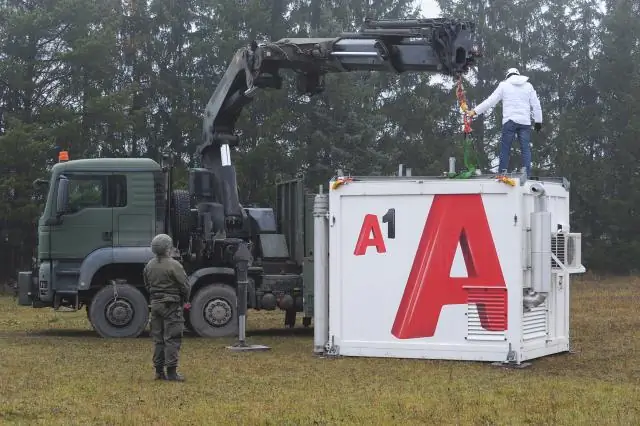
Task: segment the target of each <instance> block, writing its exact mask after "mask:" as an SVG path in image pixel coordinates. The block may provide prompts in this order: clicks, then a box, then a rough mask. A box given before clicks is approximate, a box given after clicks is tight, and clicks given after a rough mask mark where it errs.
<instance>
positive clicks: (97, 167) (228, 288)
mask: <svg viewBox="0 0 640 426" xmlns="http://www.w3.org/2000/svg"><path fill="white" fill-rule="evenodd" d="M170 175H171V168H170V166H165V167H162V166H161V164H159V163H158V162H156V161H154V160H152V159H147V158H119V159H116V158H97V159H81V160H72V161H62V162H59V163H57V164H55V165H54V167H53V169H52V171H51V179H50V181H49V182H48V193H47V198H46V204H45V208H44V211H43V213H42V216H41V217H40V220H39V223H38V244H37V259H38V260H39V262H38V265H37V266H36V269H35V270H34V271H33V273H32V272H21V273H20V279H19V286H20V289H19V290H20V291H19V295H20V297H19V303H20V304H21V305H30V306H33V307H53V308H54V309H59V308H65V310H69V309H71V310H78V309H81V308H82V307H86V310H87V316H88V319H89V321H90V323H91V324H92V326H93V327H94V329H95V330H96V331H97V332H98V333H99V334H100V335H101V336H103V337H135V336H138V335H139V334H140V333H141V332H142V331H143V330H144V328H145V326H146V325H147V322H148V301H147V300H148V294H147V293H146V291H145V289H144V286H143V280H142V270H143V268H144V265H145V264H146V262H148V261H149V260H150V259H151V257H152V256H153V254H152V253H151V251H150V248H149V243H150V241H151V239H152V238H153V236H154V235H156V234H158V233H162V232H166V233H169V234H171V235H172V236H173V237H174V241H175V243H176V244H175V245H176V248H177V253H176V255H177V256H178V257H179V258H180V259H181V261H182V262H183V264H184V265H185V270H186V271H187V274H188V275H189V283H190V285H191V288H192V291H191V293H192V296H191V300H190V303H191V305H192V309H190V310H189V311H188V312H186V313H185V318H186V320H187V325H188V327H189V328H190V329H191V330H193V331H194V332H195V333H197V334H198V335H200V336H206V337H219V336H229V335H235V333H237V331H238V330H237V327H238V318H237V309H236V304H237V300H236V292H235V285H234V279H235V276H234V275H235V271H234V269H233V267H232V266H230V265H229V264H225V262H224V261H220V262H216V261H213V262H208V263H207V265H206V266H204V265H203V260H202V259H200V258H198V256H199V255H198V253H199V252H198V251H197V250H194V249H193V247H190V244H192V242H193V240H192V239H191V234H193V233H202V232H203V229H201V224H199V223H198V221H197V210H196V209H195V208H194V207H193V206H194V204H193V202H194V200H197V199H202V198H204V197H206V196H207V187H206V184H207V182H205V181H204V180H203V179H202V177H203V176H207V174H206V173H202V171H201V170H199V169H192V170H190V171H189V189H188V190H185V189H175V190H171V186H170V185H168V184H169V183H170ZM44 183H46V182H43V181H40V184H44ZM302 188H303V185H302V179H295V180H292V181H289V182H282V183H279V184H278V185H277V189H276V191H277V199H278V203H277V204H278V208H277V213H276V212H274V210H273V209H270V208H254V207H250V208H245V209H244V212H245V214H246V217H247V218H248V221H247V222H246V223H247V225H248V227H249V233H248V234H249V236H250V238H249V240H250V243H251V244H250V247H251V254H252V257H253V262H252V265H251V267H250V268H249V288H248V307H249V308H254V309H266V310H274V309H277V308H280V309H282V310H283V311H285V325H286V326H293V325H294V323H295V319H296V313H297V312H302V311H303V310H304V309H303V308H304V306H303V299H304V297H305V296H306V295H305V293H304V288H303V281H302V271H303V268H304V258H305V256H307V255H308V254H309V249H308V247H312V245H311V246H310V245H309V244H312V242H305V241H304V240H303V239H302V236H303V231H302V229H301V228H302V227H305V226H307V227H308V226H312V223H311V220H312V219H311V217H310V213H309V212H308V211H307V210H308V207H309V206H311V204H310V203H309V202H307V201H306V200H305V199H304V193H303V189H302ZM305 209H307V210H305ZM194 218H195V220H194ZM306 235H308V236H312V233H311V232H307V233H306ZM289 242H290V243H289ZM290 251H291V253H292V255H290ZM217 259H222V256H218V257H217ZM306 299H307V301H310V300H311V299H310V298H309V297H307V298H306ZM307 304H308V303H307ZM306 311H307V312H308V313H310V308H309V307H307V310H306ZM303 323H304V325H305V326H309V324H310V323H311V318H310V315H309V316H306V317H304V318H303Z"/></svg>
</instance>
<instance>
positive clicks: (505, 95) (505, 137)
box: [467, 68, 542, 176]
mask: <svg viewBox="0 0 640 426" xmlns="http://www.w3.org/2000/svg"><path fill="white" fill-rule="evenodd" d="M528 80H529V77H525V76H523V75H520V72H519V71H518V70H517V69H516V68H509V70H508V71H507V78H506V79H505V80H504V81H502V82H500V84H499V85H498V87H497V88H496V90H494V91H493V93H492V94H491V96H489V97H488V98H487V99H486V100H484V101H483V102H482V103H481V104H480V105H478V106H477V107H475V108H474V109H472V110H470V111H468V112H467V114H468V115H469V116H471V117H473V116H474V115H476V114H483V113H484V112H486V111H487V110H488V109H490V108H493V107H494V106H495V105H496V104H497V103H498V102H499V101H502V142H501V145H500V166H499V167H498V173H503V172H504V171H506V170H507V167H508V165H509V155H510V151H511V143H512V142H513V139H514V138H515V136H516V135H517V136H518V139H519V140H520V147H521V149H522V162H523V163H524V166H525V168H526V171H527V176H530V175H531V146H530V143H531V111H532V110H533V119H534V122H535V129H536V132H539V131H540V129H541V128H542V108H541V107H540V100H539V99H538V94H537V93H536V91H535V89H534V88H533V86H532V85H531V83H529V81H528Z"/></svg>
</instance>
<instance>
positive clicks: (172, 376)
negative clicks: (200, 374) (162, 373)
mask: <svg viewBox="0 0 640 426" xmlns="http://www.w3.org/2000/svg"><path fill="white" fill-rule="evenodd" d="M176 370H177V367H167V380H169V381H173V382H184V377H183V376H182V375H181V374H179V373H178V372H177V371H176Z"/></svg>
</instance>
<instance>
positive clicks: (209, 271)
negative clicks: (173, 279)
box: [189, 267, 235, 287]
mask: <svg viewBox="0 0 640 426" xmlns="http://www.w3.org/2000/svg"><path fill="white" fill-rule="evenodd" d="M234 274H235V271H234V269H233V268H222V267H211V268H202V269H198V270H197V271H195V272H194V273H193V274H191V275H190V276H189V287H193V286H194V285H195V284H196V283H197V282H198V280H199V279H200V278H202V277H206V276H207V275H229V276H233V275H234Z"/></svg>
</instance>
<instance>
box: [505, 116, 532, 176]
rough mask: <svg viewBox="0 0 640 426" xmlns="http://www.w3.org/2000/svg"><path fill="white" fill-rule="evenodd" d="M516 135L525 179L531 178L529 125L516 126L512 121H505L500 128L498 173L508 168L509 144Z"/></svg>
mask: <svg viewBox="0 0 640 426" xmlns="http://www.w3.org/2000/svg"><path fill="white" fill-rule="evenodd" d="M516 135H517V136H518V139H519V140H520V149H521V150H522V162H523V163H524V167H525V168H526V170H527V177H528V176H531V146H530V143H531V125H530V124H528V125H525V124H518V123H516V122H514V121H512V120H509V121H507V122H506V123H504V125H503V126H502V143H501V144H500V166H499V167H498V173H502V172H503V170H507V167H508V166H509V155H510V153H511V144H512V143H513V140H514V139H515V137H516Z"/></svg>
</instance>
